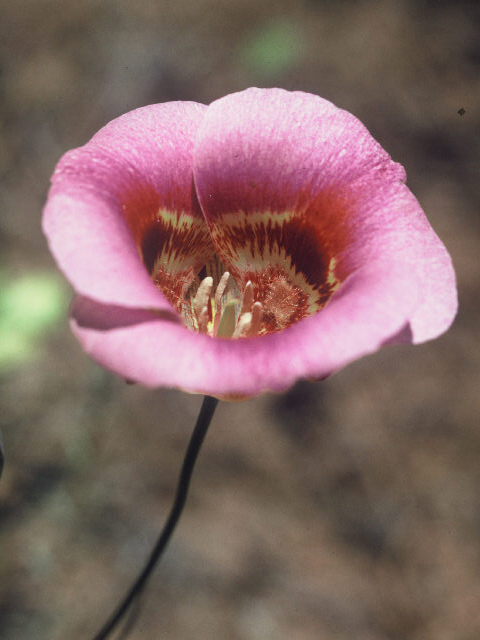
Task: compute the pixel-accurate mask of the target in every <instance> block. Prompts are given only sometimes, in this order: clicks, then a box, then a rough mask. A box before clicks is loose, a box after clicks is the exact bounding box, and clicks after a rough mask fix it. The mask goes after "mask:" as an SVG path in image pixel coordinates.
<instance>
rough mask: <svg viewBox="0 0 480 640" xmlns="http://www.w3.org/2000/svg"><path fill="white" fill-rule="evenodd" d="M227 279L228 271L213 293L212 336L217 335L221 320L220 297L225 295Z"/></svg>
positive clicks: (228, 276)
mask: <svg viewBox="0 0 480 640" xmlns="http://www.w3.org/2000/svg"><path fill="white" fill-rule="evenodd" d="M229 278H230V274H229V273H228V271H225V273H224V274H223V276H222V277H221V278H220V282H219V283H218V287H217V290H216V291H215V316H214V319H213V335H214V336H216V335H217V333H218V327H219V326H220V321H221V319H222V296H223V294H224V293H225V289H226V288H227V284H228V280H229Z"/></svg>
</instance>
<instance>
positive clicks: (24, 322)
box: [0, 272, 68, 370]
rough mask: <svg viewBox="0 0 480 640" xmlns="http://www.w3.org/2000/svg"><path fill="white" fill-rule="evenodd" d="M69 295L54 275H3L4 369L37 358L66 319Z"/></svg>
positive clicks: (0, 357)
mask: <svg viewBox="0 0 480 640" xmlns="http://www.w3.org/2000/svg"><path fill="white" fill-rule="evenodd" d="M67 306H68V294H67V290H66V287H65V284H64V282H63V280H61V279H60V277H59V276H57V275H55V274H53V273H48V272H45V273H36V274H30V275H24V276H21V277H19V278H15V279H13V280H12V279H9V278H7V277H6V276H5V275H4V274H0V370H2V369H5V368H8V367H10V366H14V365H16V364H21V363H23V362H25V361H26V360H29V359H30V358H32V357H34V356H35V355H37V353H38V351H39V348H40V346H41V343H42V341H43V338H44V336H45V334H46V332H47V331H48V330H49V329H51V328H52V327H53V326H54V325H55V323H56V322H57V321H58V320H59V319H60V318H61V317H65V315H66V312H67Z"/></svg>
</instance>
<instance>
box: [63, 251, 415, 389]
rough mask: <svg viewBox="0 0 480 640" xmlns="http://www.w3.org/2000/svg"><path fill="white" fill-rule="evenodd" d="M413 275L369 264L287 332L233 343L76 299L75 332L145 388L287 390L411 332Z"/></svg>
mask: <svg viewBox="0 0 480 640" xmlns="http://www.w3.org/2000/svg"><path fill="white" fill-rule="evenodd" d="M412 282H414V278H412V273H411V272H409V270H408V269H405V268H404V267H403V266H400V267H399V266H398V265H395V264H389V263H383V264H373V263H372V264H371V265H369V266H368V267H362V268H360V269H358V270H357V271H356V272H355V273H354V274H352V275H351V276H349V277H348V278H347V279H346V280H345V282H344V283H343V285H342V286H341V287H340V288H339V289H338V290H337V291H336V292H335V294H334V295H333V296H332V298H331V300H330V302H329V304H328V305H327V307H325V309H323V310H322V311H321V312H320V313H317V314H316V315H313V316H310V317H309V318H306V319H304V320H301V321H300V322H298V323H297V324H295V325H293V326H291V327H290V328H288V329H285V330H284V331H282V332H278V333H272V334H270V335H267V336H262V337H255V338H247V339H238V340H228V339H216V338H210V337H208V336H206V335H203V334H198V333H194V332H193V331H190V330H188V329H186V328H184V327H182V326H180V325H178V324H175V323H172V322H169V321H168V320H167V319H165V318H160V317H158V316H155V314H153V313H151V312H147V311H133V310H128V309H121V308H118V307H117V308H113V307H108V306H104V305H100V304H98V303H96V302H93V301H91V300H86V299H82V298H77V300H76V301H75V304H74V305H73V307H72V322H71V324H72V330H73V332H74V333H75V335H76V336H77V338H78V339H79V340H80V342H81V343H82V346H83V348H84V349H85V351H86V352H87V353H88V354H89V355H91V356H92V357H93V358H94V359H95V360H96V361H97V362H99V363H100V364H101V365H103V366H105V367H107V368H109V369H111V370H112V371H114V372H115V373H117V374H119V375H121V376H124V377H125V378H128V379H131V380H133V381H137V382H140V383H142V384H144V385H147V386H151V387H156V386H161V385H166V386H174V387H179V388H181V389H184V390H187V391H193V392H198V393H208V394H210V395H215V396H219V397H227V398H232V397H235V396H251V395H256V394H258V393H261V392H264V391H282V390H284V389H287V388H288V387H289V386H291V384H293V382H295V380H297V379H299V378H302V377H309V378H319V377H324V376H327V375H329V374H331V373H332V372H334V371H336V370H337V369H339V368H340V367H342V366H344V365H346V364H347V363H348V362H350V361H352V360H354V359H356V358H358V357H360V356H363V355H365V354H367V353H371V352H373V351H375V350H377V349H378V348H380V347H381V346H382V344H384V343H385V342H387V341H388V340H390V339H391V338H392V337H394V336H397V335H399V336H401V335H405V334H406V333H408V318H409V315H410V313H411V309H412V307H414V306H415V305H416V303H417V293H418V292H417V291H416V289H415V286H414V285H412Z"/></svg>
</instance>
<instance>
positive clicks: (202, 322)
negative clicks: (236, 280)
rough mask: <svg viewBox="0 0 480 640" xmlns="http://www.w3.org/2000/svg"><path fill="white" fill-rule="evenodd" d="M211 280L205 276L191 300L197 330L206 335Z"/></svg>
mask: <svg viewBox="0 0 480 640" xmlns="http://www.w3.org/2000/svg"><path fill="white" fill-rule="evenodd" d="M212 288H213V278H212V277H211V276H207V277H206V278H204V279H203V280H202V281H201V282H200V284H199V286H198V289H197V293H196V294H195V297H194V298H193V300H192V310H193V315H194V317H195V318H196V320H197V324H198V330H199V331H200V332H201V333H206V332H207V328H208V305H209V303H210V296H211V294H212Z"/></svg>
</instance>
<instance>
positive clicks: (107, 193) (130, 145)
mask: <svg viewBox="0 0 480 640" xmlns="http://www.w3.org/2000/svg"><path fill="white" fill-rule="evenodd" d="M205 109H206V107H204V105H200V104H197V103H189V102H177V103H175V102H172V103H167V104H159V105H151V106H149V107H144V108H142V109H137V110H136V111H132V112H130V113H127V114H125V115H124V116H121V117H120V118H117V119H116V120H113V121H112V122H110V123H109V124H107V125H106V126H105V127H104V128H103V129H101V130H100V131H99V132H98V133H97V134H96V135H95V136H94V137H93V138H92V139H91V140H90V142H88V143H87V144H86V145H85V146H83V147H81V148H79V149H75V150H73V151H70V152H69V153H67V154H65V156H64V157H63V158H62V159H61V160H60V162H59V164H58V166H57V169H56V171H55V173H54V176H53V178H52V187H51V189H50V193H49V197H48V202H47V205H46V207H45V210H44V217H43V228H44V231H45V233H46V235H47V237H48V241H49V244H50V249H51V251H52V253H53V255H54V256H55V258H56V260H57V262H58V264H59V266H60V268H61V269H62V270H63V272H64V273H65V275H66V276H67V278H68V279H69V280H70V282H71V283H72V285H73V287H74V288H75V290H76V291H77V293H79V294H83V295H86V296H88V297H89V298H92V299H96V300H98V301H101V302H104V303H109V304H115V305H122V306H126V307H146V308H153V309H158V310H166V309H171V306H170V303H169V302H168V301H167V299H166V298H165V296H164V295H162V293H161V292H160V290H159V288H158V287H156V286H155V284H154V283H153V281H152V277H151V275H150V273H149V272H148V270H147V269H146V268H145V264H146V265H147V266H148V267H150V269H153V265H154V264H155V262H162V260H163V259H164V258H165V255H166V254H167V253H168V258H169V259H170V261H171V262H172V263H173V265H174V267H175V269H176V275H177V276H178V275H179V274H180V275H181V276H183V277H184V280H186V279H188V278H193V276H195V275H196V273H197V272H198V270H199V269H200V268H201V266H202V265H203V264H204V262H205V259H206V257H207V256H209V255H211V252H212V245H211V241H210V238H209V235H208V231H207V228H206V225H205V224H204V220H203V216H202V213H201V210H200V208H199V205H198V202H197V199H196V194H195V191H194V188H193V178H192V147H193V140H194V136H195V133H196V130H197V128H198V124H199V122H200V120H201V118H202V115H203V114H204V112H205ZM159 211H163V212H164V214H162V215H163V217H162V216H161V215H159ZM162 252H163V253H162ZM142 257H143V261H142ZM144 263H145V264H144ZM179 279H180V278H179V277H177V278H176V279H175V281H176V282H178V281H179ZM167 297H168V296H167ZM178 321H179V320H178Z"/></svg>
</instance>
